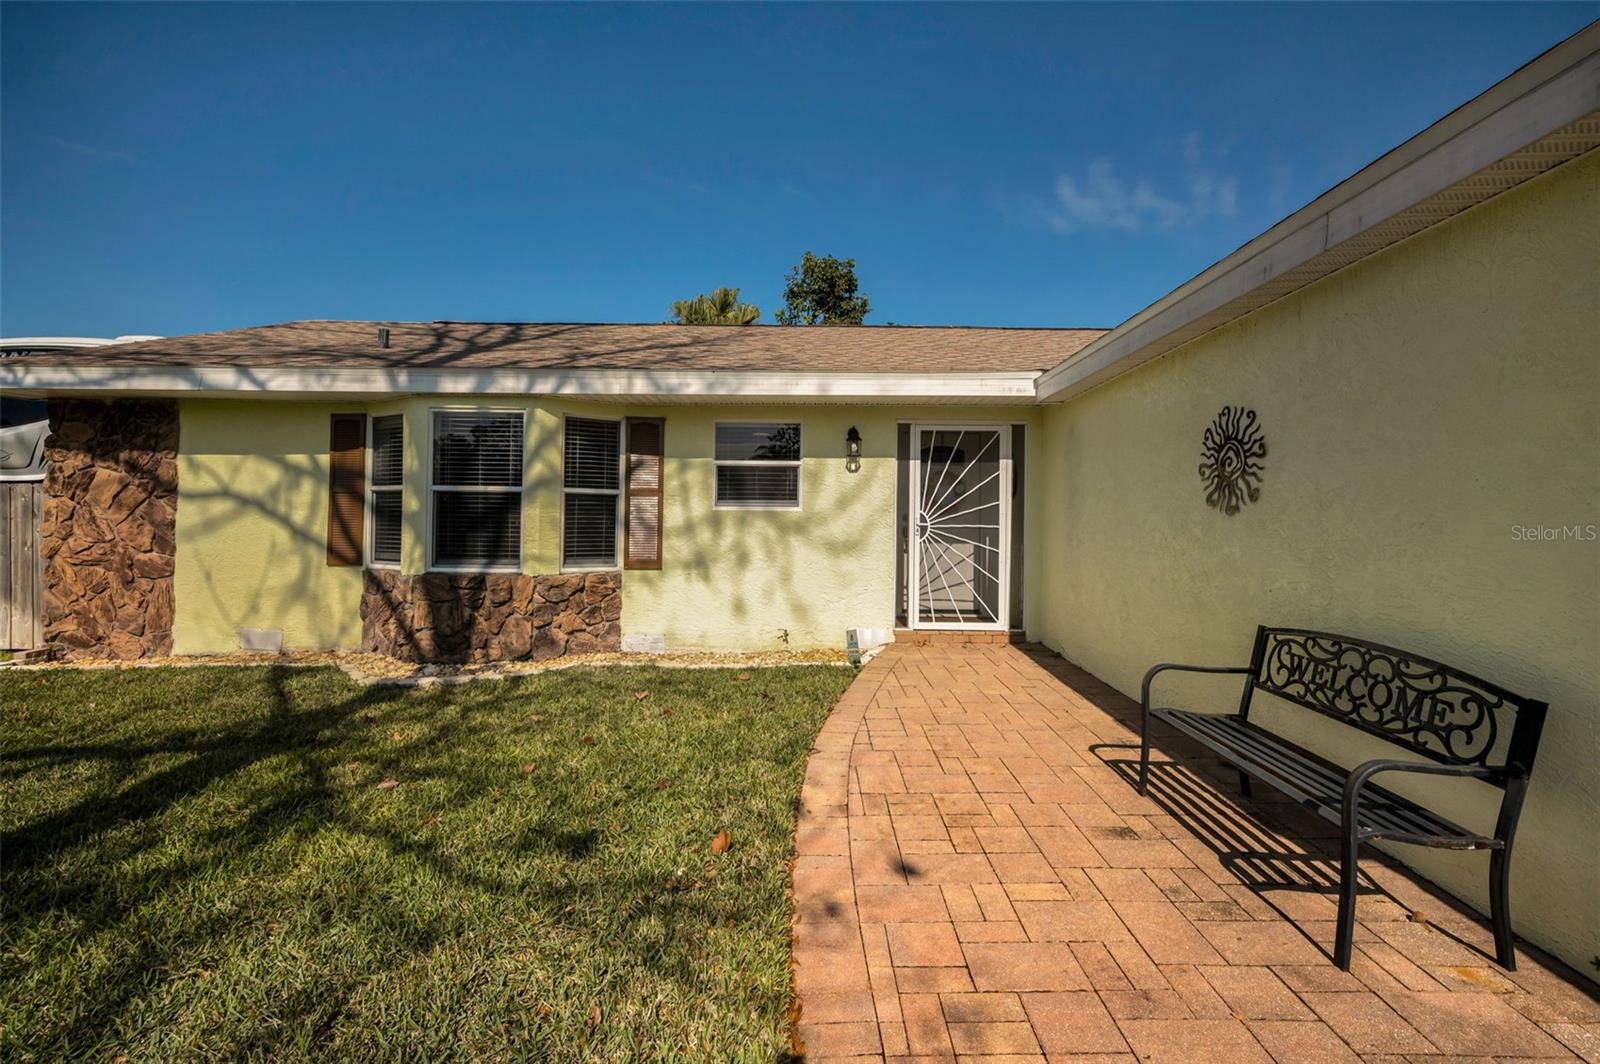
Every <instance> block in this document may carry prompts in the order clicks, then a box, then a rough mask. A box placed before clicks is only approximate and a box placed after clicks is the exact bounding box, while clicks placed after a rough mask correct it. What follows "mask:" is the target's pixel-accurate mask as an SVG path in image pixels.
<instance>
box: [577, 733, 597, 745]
mask: <svg viewBox="0 0 1600 1064" xmlns="http://www.w3.org/2000/svg"><path fill="white" fill-rule="evenodd" d="M578 742H580V743H582V744H583V745H584V746H593V745H594V736H592V735H585V736H584V737H583V738H582V739H579V740H578Z"/></svg>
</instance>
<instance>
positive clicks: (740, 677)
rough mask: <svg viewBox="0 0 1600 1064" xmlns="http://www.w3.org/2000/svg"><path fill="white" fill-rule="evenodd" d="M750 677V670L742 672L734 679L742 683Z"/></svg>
mask: <svg viewBox="0 0 1600 1064" xmlns="http://www.w3.org/2000/svg"><path fill="white" fill-rule="evenodd" d="M749 678H750V674H749V673H748V672H741V673H740V674H739V675H738V676H735V677H734V679H736V680H738V681H739V682H740V683H743V682H744V681H746V680H748V679H749Z"/></svg>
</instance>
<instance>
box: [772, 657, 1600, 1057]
mask: <svg viewBox="0 0 1600 1064" xmlns="http://www.w3.org/2000/svg"><path fill="white" fill-rule="evenodd" d="M1137 729H1138V707H1137V705H1136V704H1134V703H1133V702H1131V701H1129V700H1128V699H1126V698H1124V697H1123V696H1121V695H1120V694H1118V693H1116V692H1115V691H1113V690H1111V689H1110V688H1109V687H1107V686H1106V685H1104V684H1102V683H1100V682H1099V681H1097V680H1095V679H1094V678H1093V677H1091V676H1089V675H1088V674H1086V673H1084V672H1082V671H1080V670H1077V669H1075V668H1073V667H1072V666H1070V665H1068V664H1067V663H1065V662H1063V661H1062V660H1061V659H1059V658H1056V657H1054V656H1052V655H1049V654H1047V653H1044V652H1034V651H1029V650H1025V649H1022V648H1014V647H1008V646H961V645H945V646H924V647H914V646H908V645H904V644H898V645H895V646H891V647H889V648H887V649H886V650H885V651H884V652H883V653H882V654H880V655H879V656H878V657H877V658H876V659H874V660H873V661H872V662H871V664H869V665H868V667H867V668H866V669H865V670H864V671H863V672H862V674H861V676H860V678H859V679H857V680H856V682H855V684H854V685H853V686H852V687H851V688H850V690H849V691H848V692H847V693H846V694H845V696H844V698H843V699H841V700H840V702H839V704H838V706H837V707H836V708H835V709H834V711H833V714H832V715H831V716H830V718H829V719H828V721H827V723H826V724H825V725H824V727H823V729H822V732H821V734H820V735H819V737H818V739H817V746H816V750H815V752H814V753H813V754H812V756H811V759H810V761H809V763H808V766H807V772H806V782H805V791H804V795H803V799H802V811H801V819H800V827H799V832H798V836H797V840H796V846H797V852H798V857H797V859H796V862H795V870H794V889H795V896H796V909H797V916H796V922H795V927H794V957H795V985H796V989H797V991H798V996H799V1009H800V1011H799V1018H798V1025H797V1033H798V1039H799V1042H800V1043H801V1048H802V1049H803V1051H804V1056H805V1060H807V1061H808V1062H816V1061H831V1060H883V1059H885V1058H887V1060H889V1061H894V1060H900V1059H915V1060H952V1059H955V1058H960V1059H961V1060H962V1061H967V1060H986V1061H993V1062H996V1064H998V1062H1001V1061H1004V1062H1007V1064H1024V1062H1042V1061H1045V1060H1048V1061H1050V1062H1051V1064H1054V1062H1057V1061H1068V1060H1072V1061H1077V1060H1096V1061H1105V1062H1111V1061H1118V1060H1123V1061H1131V1060H1134V1059H1136V1058H1137V1059H1140V1060H1171V1061H1212V1060H1216V1061H1226V1062H1227V1064H1249V1062H1252V1061H1269V1060H1276V1061H1279V1062H1281V1064H1289V1062H1300V1061H1307V1062H1312V1061H1314V1062H1319V1064H1321V1062H1337V1061H1355V1060H1370V1061H1415V1060H1435V1061H1439V1060H1442V1059H1444V1058H1446V1057H1448V1058H1449V1059H1450V1060H1452V1061H1460V1060H1476V1061H1488V1060H1491V1059H1499V1060H1505V1059H1521V1058H1542V1059H1548V1058H1567V1059H1571V1058H1572V1057H1573V1056H1575V1055H1581V1056H1583V1057H1584V1058H1586V1059H1588V1060H1591V1061H1595V1060H1600V1004H1597V1003H1596V1001H1595V999H1594V998H1592V997H1591V996H1589V994H1590V992H1592V990H1593V986H1592V984H1588V985H1585V983H1584V981H1583V980H1582V979H1581V978H1578V977H1576V976H1575V975H1574V974H1573V973H1572V972H1571V971H1570V970H1568V969H1564V968H1563V967H1562V966H1561V965H1559V964H1558V963H1557V962H1555V961H1552V960H1550V959H1549V958H1547V957H1544V956H1541V955H1540V954H1538V953H1537V952H1535V951H1531V950H1525V951H1524V952H1523V953H1522V957H1521V961H1520V967H1521V970H1519V971H1517V972H1515V973H1506V972H1502V971H1501V970H1500V969H1499V968H1498V967H1496V966H1495V965H1494V963H1493V961H1492V960H1490V959H1489V956H1488V955H1487V954H1486V951H1488V950H1489V949H1490V945H1491V938H1490V935H1489V933H1488V931H1487V929H1486V927H1485V926H1484V925H1483V924H1482V922H1480V921H1479V920H1478V919H1477V918H1476V917H1475V916H1473V915H1472V914H1470V913H1469V912H1467V911H1466V910H1464V909H1463V908H1461V907H1460V906H1459V905H1458V904H1457V903H1455V902H1453V901H1452V900H1450V899H1449V898H1448V897H1447V896H1446V895H1443V894H1442V893H1439V892H1437V891H1436V890H1435V889H1434V888H1431V887H1430V886H1428V885H1426V884H1424V883H1421V882H1419V881H1418V880H1416V879H1414V878H1412V877H1411V876H1409V875H1407V874H1406V873H1404V872H1403V871H1401V870H1399V869H1398V867H1397V866H1392V865H1390V864H1387V863H1386V862H1384V861H1382V860H1380V859H1377V858H1368V859H1366V860H1365V861H1364V862H1363V869H1364V870H1365V872H1366V873H1367V875H1368V876H1369V877H1370V878H1369V880H1368V882H1367V886H1368V887H1369V888H1370V890H1369V892H1368V893H1365V894H1363V896H1362V898H1361V900H1360V906H1359V909H1358V917H1359V921H1360V923H1359V925H1358V929H1357V935H1356V941H1357V952H1356V957H1355V962H1354V964H1353V966H1352V969H1351V971H1350V972H1349V973H1345V972H1341V971H1339V969H1337V968H1335V967H1334V966H1333V963H1332V961H1331V960H1330V959H1329V953H1330V950H1331V946H1332V940H1333V917H1334V909H1335V901H1334V897H1335V895H1334V890H1335V885H1336V883H1337V866H1336V863H1335V861H1334V860H1333V859H1332V858H1331V853H1332V850H1331V849H1329V848H1327V845H1328V842H1329V840H1330V836H1331V835H1332V833H1333V831H1334V829H1332V828H1331V826H1329V825H1325V824H1324V823H1323V822H1322V821H1320V820H1317V819H1316V818H1314V817H1310V816H1309V815H1307V814H1305V813H1304V812H1303V811H1301V810H1300V809H1298V808H1297V807H1295V806H1293V805H1291V804H1288V803H1285V802H1274V801H1272V799H1271V798H1270V797H1269V796H1268V794H1267V793H1266V792H1267V791H1268V788H1265V787H1259V788H1257V789H1256V792H1257V798H1256V800H1255V801H1253V802H1249V803H1245V804H1243V805H1241V804H1240V801H1241V800H1240V799H1239V798H1238V797H1237V795H1238V787H1237V782H1236V777H1235V776H1234V774H1233V773H1232V771H1231V770H1226V769H1223V768H1222V767H1221V766H1219V765H1217V764H1216V763H1215V762H1212V761H1209V760H1207V759H1205V758H1203V757H1201V756H1199V751H1198V748H1194V747H1186V746H1184V745H1182V743H1181V742H1180V741H1179V740H1178V739H1177V738H1176V737H1172V736H1170V733H1169V735H1168V737H1166V738H1163V740H1162V742H1161V747H1162V749H1161V754H1160V755H1158V757H1159V764H1156V765H1154V766H1153V767H1152V784H1151V794H1150V797H1149V798H1141V797H1139V796H1138V795H1137V794H1135V793H1134V791H1133V788H1132V786H1130V784H1129V782H1128V771H1129V766H1130V763H1132V762H1136V761H1137V757H1138V730H1137ZM1414 914H1419V915H1420V917H1421V919H1418V918H1416V917H1415V916H1414Z"/></svg>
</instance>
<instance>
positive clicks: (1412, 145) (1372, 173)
mask: <svg viewBox="0 0 1600 1064" xmlns="http://www.w3.org/2000/svg"><path fill="white" fill-rule="evenodd" d="M1596 109H1600V23H1596V24H1593V25H1590V26H1589V27H1587V28H1585V29H1584V30H1582V31H1580V32H1579V33H1577V34H1574V35H1573V36H1572V37H1570V38H1568V39H1567V40H1566V41H1563V42H1562V43H1561V44H1560V45H1557V46H1556V47H1555V48H1552V49H1551V50H1550V51H1549V52H1547V53H1545V54H1544V55H1543V56H1541V57H1539V58H1538V59H1536V60H1534V61H1533V62H1532V63H1529V64H1528V65H1527V66H1525V67H1523V68H1522V69H1521V70H1519V71H1517V72H1516V73H1515V74H1513V75H1511V76H1510V77H1508V78H1506V79H1505V80H1504V81H1502V82H1500V83H1499V84H1497V85H1495V86H1494V87H1493V88H1491V89H1489V90H1487V91H1486V92H1484V93H1482V94H1481V95H1479V96H1478V97H1476V98H1474V99H1473V100H1471V101H1470V102H1468V103H1466V104H1464V105H1462V106H1461V107H1459V108H1457V109H1456V110H1455V111H1453V112H1451V113H1450V114H1449V115H1447V116H1445V117H1444V118H1442V119H1440V120H1439V121H1438V122H1436V123H1434V124H1433V125H1432V126H1430V127H1428V128H1427V129H1426V130H1423V131H1422V132H1421V133H1419V134H1417V136H1415V137H1413V138H1411V140H1409V141H1406V142H1405V143H1404V144H1402V145H1400V146H1399V147H1397V148H1395V149H1394V150H1392V151H1390V152H1389V153H1387V154H1386V155H1384V156H1383V157H1382V158H1380V159H1378V160H1377V161H1376V162H1374V163H1372V164H1370V165H1369V166H1367V167H1365V168H1364V169H1362V170H1361V171H1359V172H1358V173H1356V174H1355V175H1353V176H1352V177H1350V178H1348V179H1346V180H1345V181H1343V182H1341V183H1340V184H1338V185H1336V186H1334V187H1333V188H1332V189H1330V190H1329V191H1327V192H1325V193H1323V194H1322V195H1321V196H1318V197H1317V198H1316V199H1315V200H1313V201H1311V203H1309V204H1307V205H1306V206H1305V207H1302V208H1301V209H1300V210H1298V211H1296V212H1295V213H1294V214H1292V215H1290V216H1289V217H1288V218H1286V219H1284V220H1283V221H1281V222H1279V223H1278V224H1277V225H1275V226H1273V227H1272V228H1271V229H1268V230H1267V231H1266V232H1265V233H1263V234H1261V235H1260V236H1258V237H1256V238H1255V239H1253V240H1251V241H1250V242H1249V243H1247V244H1245V245H1244V246H1243V247H1241V248H1240V249H1239V250H1238V251H1235V252H1234V253H1233V254H1231V255H1229V256H1228V257H1227V258H1225V259H1222V260H1221V261H1220V262H1217V263H1215V264H1214V265H1212V266H1210V267H1209V268H1207V269H1206V270H1204V271H1202V272H1201V273H1200V274H1198V275H1197V276H1195V277H1194V278H1192V279H1191V280H1189V281H1186V282H1185V283H1184V284H1182V285H1179V286H1178V287H1177V288H1176V289H1174V290H1173V291H1172V292H1170V293H1168V294H1167V295H1166V296H1163V297H1162V298H1161V299H1159V300H1157V301H1156V302H1154V303H1152V304H1150V305H1149V306H1148V307H1146V308H1145V309H1144V310H1141V311H1140V312H1139V313H1137V314H1135V315H1134V316H1133V317H1131V318H1129V319H1128V320H1127V321H1125V322H1123V323H1122V324H1121V325H1119V326H1117V327H1116V328H1115V329H1113V330H1111V331H1110V332H1109V333H1107V334H1105V335H1104V336H1102V337H1100V338H1098V339H1096V340H1094V341H1092V342H1091V343H1089V344H1087V345H1085V346H1084V348H1083V349H1082V350H1081V351H1078V352H1077V353H1076V354H1074V355H1072V356H1071V357H1070V358H1068V359H1066V360H1065V361H1063V362H1062V363H1061V364H1060V365H1058V366H1056V367H1054V368H1053V369H1051V370H1049V371H1047V372H1046V373H1044V374H1043V375H1042V376H1041V377H1040V378H1039V401H1040V402H1060V401H1062V400H1063V399H1066V398H1070V396H1071V395H1074V394H1077V393H1078V392H1081V391H1084V390H1086V389H1087V388H1090V387H1093V386H1094V385H1095V384H1099V383H1102V382H1103V381H1105V380H1107V379H1109V378H1110V377H1112V376H1116V375H1118V374H1120V373H1123V372H1126V371H1127V370H1130V369H1132V368H1134V367H1135V366H1137V365H1140V364H1141V363H1142V362H1143V361H1146V360H1147V359H1139V358H1138V357H1137V356H1138V355H1139V353H1140V352H1141V351H1142V350H1143V349H1144V348H1146V347H1147V346H1149V345H1150V344H1152V343H1153V342H1155V341H1156V340H1158V339H1160V338H1161V337H1163V336H1165V335H1167V334H1169V333H1172V332H1175V331H1176V330H1178V329H1180V328H1182V327H1184V326H1185V325H1188V324H1189V323H1191V322H1193V321H1194V320H1196V319H1197V318H1200V317H1203V316H1204V315H1206V314H1209V313H1211V312H1212V311H1215V310H1217V309H1218V308H1220V307H1223V306H1225V305H1227V304H1228V303H1230V302H1232V301H1233V300H1235V299H1237V298H1239V297H1240V296H1243V295H1245V294H1247V293H1248V292H1250V291H1252V290H1253V289H1255V288H1257V287H1259V286H1261V285H1263V284H1265V283H1267V282H1268V281H1271V280H1273V279H1275V278H1277V277H1279V276H1282V275H1283V274H1285V273H1287V272H1289V271H1290V270H1292V269H1295V268H1296V267H1298V266H1301V265H1303V264H1304V263H1306V262H1307V261H1309V260H1310V259H1312V258H1314V257H1316V256H1317V255H1320V254H1321V253H1322V252H1324V251H1326V250H1328V249H1329V248H1331V247H1334V246H1335V245H1337V244H1340V243H1342V242H1344V241H1346V240H1348V239H1350V238H1351V237H1354V236H1357V235H1359V234H1360V233H1362V232H1365V231H1366V230H1368V229H1371V228H1373V227H1374V226H1376V225H1379V224H1380V223H1382V222H1384V221H1385V220H1387V219H1389V218H1391V217H1393V216H1394V215H1396V214H1398V213H1400V212H1401V211H1403V210H1406V209H1408V208H1410V207H1412V206H1414V205H1415V204H1417V203H1419V202H1421V201H1423V200H1425V199H1427V198H1429V197H1430V196H1433V195H1436V194H1438V193H1439V192H1442V191H1443V190H1445V189H1447V188H1449V187H1450V186H1451V185H1453V184H1455V183H1456V182H1458V181H1461V180H1463V179H1465V178H1468V177H1470V176H1472V175H1473V174H1475V173H1477V172H1478V171H1479V170H1482V169H1483V168H1484V167H1486V166H1490V165H1493V164H1494V163H1496V162H1498V161H1499V160H1501V159H1503V158H1504V157H1506V156H1507V155H1509V154H1511V153H1512V152H1515V151H1517V150H1519V149H1521V148H1523V147H1525V146H1526V145H1528V144H1531V143H1533V142H1534V141H1536V140H1538V139H1539V138H1540V137H1542V136H1545V135H1546V134H1548V133H1550V132H1552V131H1554V130H1557V129H1560V128H1561V127H1563V126H1565V125H1568V124H1569V123H1572V122H1575V121H1577V120H1578V119H1580V118H1582V117H1584V116H1585V115H1587V114H1589V113H1591V112H1593V111H1595V110H1596ZM1148 357H1154V355H1150V356H1148Z"/></svg>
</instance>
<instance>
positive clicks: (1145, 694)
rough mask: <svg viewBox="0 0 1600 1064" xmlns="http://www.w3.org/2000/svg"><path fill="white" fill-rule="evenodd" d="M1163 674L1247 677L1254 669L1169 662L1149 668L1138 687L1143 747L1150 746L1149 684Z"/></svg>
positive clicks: (1241, 666)
mask: <svg viewBox="0 0 1600 1064" xmlns="http://www.w3.org/2000/svg"><path fill="white" fill-rule="evenodd" d="M1163 672H1210V673H1232V674H1235V675H1239V676H1248V675H1250V674H1251V673H1253V672H1255V668H1254V667H1253V666H1250V665H1176V664H1174V663H1172V662H1170V661H1166V662H1162V663H1161V664H1160V665H1153V666H1151V668H1150V671H1149V672H1147V673H1145V674H1144V683H1143V684H1141V685H1140V687H1139V710H1140V720H1139V739H1140V742H1141V744H1142V745H1144V746H1149V745H1150V682H1151V681H1152V680H1154V679H1155V678H1156V676H1157V674H1159V673H1163Z"/></svg>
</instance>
